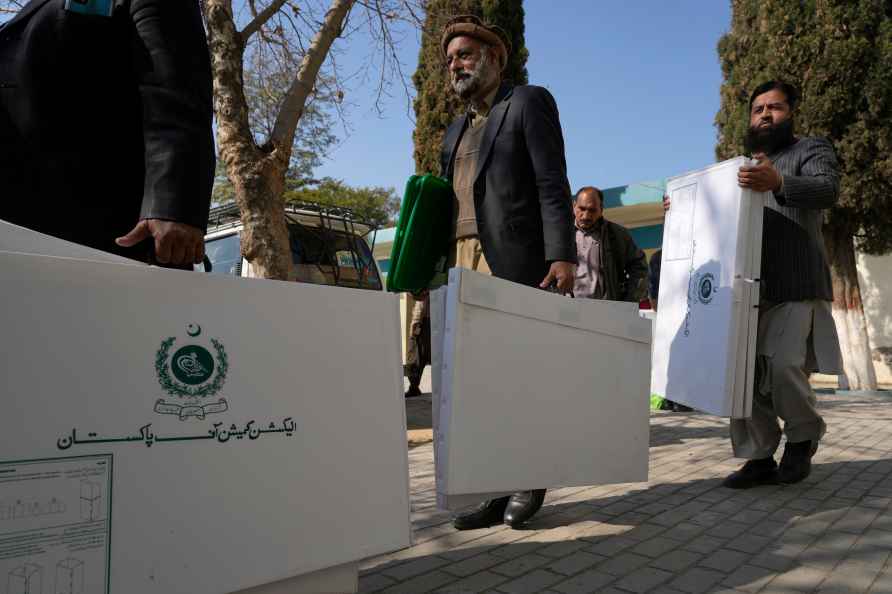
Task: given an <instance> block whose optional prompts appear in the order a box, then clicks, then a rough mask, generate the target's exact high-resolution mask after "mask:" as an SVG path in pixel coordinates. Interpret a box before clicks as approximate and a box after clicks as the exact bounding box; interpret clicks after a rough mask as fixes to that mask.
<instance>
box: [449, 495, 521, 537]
mask: <svg viewBox="0 0 892 594" xmlns="http://www.w3.org/2000/svg"><path fill="white" fill-rule="evenodd" d="M508 499H510V498H509V497H499V498H498V499H490V500H489V501H484V502H483V503H481V504H480V505H478V506H477V507H475V508H474V509H473V510H471V511H469V512H466V513H463V514H459V515H457V516H455V517H454V518H453V519H452V525H453V526H455V529H456V530H476V529H477V528H488V527H489V526H492V525H494V524H499V523H501V521H502V516H503V515H504V514H505V507H507V505H508Z"/></svg>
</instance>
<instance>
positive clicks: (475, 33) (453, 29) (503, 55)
mask: <svg viewBox="0 0 892 594" xmlns="http://www.w3.org/2000/svg"><path fill="white" fill-rule="evenodd" d="M463 35H466V36H468V37H473V38H474V39H478V40H480V41H482V42H483V43H485V44H487V45H491V46H492V47H494V48H496V52H497V53H498V54H499V62H501V66H502V68H501V69H502V70H504V69H505V66H507V65H508V55H509V54H510V53H511V41H509V39H508V34H507V33H505V31H504V30H503V29H502V28H501V27H497V26H496V25H487V24H485V23H484V22H483V21H481V20H480V19H479V18H478V17H476V16H474V15H472V14H463V15H459V16H456V17H452V18H451V19H449V22H448V23H446V26H445V27H444V28H443V37H442V38H441V39H440V45H441V46H442V48H443V57H444V58H445V57H446V48H448V47H449V42H450V41H452V39H453V38H454V37H461V36H463Z"/></svg>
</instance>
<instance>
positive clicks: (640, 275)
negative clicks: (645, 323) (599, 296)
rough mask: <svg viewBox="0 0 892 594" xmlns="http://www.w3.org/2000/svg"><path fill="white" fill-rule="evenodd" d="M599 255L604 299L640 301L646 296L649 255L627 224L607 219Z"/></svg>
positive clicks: (603, 226) (602, 226) (603, 228)
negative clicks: (645, 253)
mask: <svg viewBox="0 0 892 594" xmlns="http://www.w3.org/2000/svg"><path fill="white" fill-rule="evenodd" d="M600 254H601V261H600V265H601V275H602V278H603V279H604V288H605V295H604V299H609V300H611V301H634V302H635V303H638V302H639V301H641V300H642V299H643V298H644V297H646V296H647V285H646V281H647V258H646V257H645V255H644V252H643V251H641V249H640V248H639V247H638V246H637V245H636V244H635V240H634V239H632V236H631V235H630V234H629V231H628V230H627V229H626V228H625V227H623V226H622V225H620V224H618V223H614V222H613V221H608V220H607V219H604V224H603V225H601V251H600ZM576 274H577V276H578V275H579V271H578V270H577V272H576Z"/></svg>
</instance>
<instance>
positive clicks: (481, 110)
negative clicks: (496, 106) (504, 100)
mask: <svg viewBox="0 0 892 594" xmlns="http://www.w3.org/2000/svg"><path fill="white" fill-rule="evenodd" d="M498 92H499V85H496V86H494V87H493V88H492V90H491V91H490V92H489V93H487V94H486V97H484V98H483V103H482V104H481V105H480V106H479V107H477V106H475V105H474V104H473V103H472V104H471V106H470V108H469V109H468V112H469V114H470V115H471V117H477V116H480V117H486V116H488V115H489V110H491V109H492V104H493V103H494V102H495V100H496V94H497V93H498Z"/></svg>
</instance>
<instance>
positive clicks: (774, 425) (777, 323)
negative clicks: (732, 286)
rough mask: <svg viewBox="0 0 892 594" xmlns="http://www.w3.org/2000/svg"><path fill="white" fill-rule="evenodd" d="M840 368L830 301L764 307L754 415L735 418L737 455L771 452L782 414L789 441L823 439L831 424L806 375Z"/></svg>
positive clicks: (750, 456)
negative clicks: (826, 418)
mask: <svg viewBox="0 0 892 594" xmlns="http://www.w3.org/2000/svg"><path fill="white" fill-rule="evenodd" d="M764 305H765V304H763V307H764ZM841 367H842V365H841V355H840V353H839V342H838V338H837V335H836V328H835V326H834V325H833V318H832V316H831V314H830V304H829V303H828V302H824V301H795V302H788V303H781V304H778V305H774V306H773V307H769V308H767V309H764V310H763V311H762V312H761V313H760V315H759V327H758V339H757V350H756V371H755V386H754V388H753V416H752V418H749V419H732V420H731V444H732V445H733V447H734V455H735V456H736V457H738V458H747V459H750V460H753V459H758V458H768V457H769V456H773V455H774V452H775V451H776V450H777V447H778V445H779V444H780V439H781V427H780V424H779V422H778V417H779V418H780V419H782V420H783V421H784V427H783V433H784V434H786V436H787V441H790V442H794V443H795V442H800V441H813V442H817V441H819V440H820V439H821V437H822V436H823V435H824V432H825V431H826V429H827V426H826V425H825V424H824V419H823V418H821V415H820V414H819V413H818V411H817V408H816V402H817V399H816V398H815V393H814V390H812V387H811V385H810V384H809V382H808V378H809V375H810V374H811V373H812V372H813V371H819V370H820V371H822V372H825V373H839V372H840V370H841Z"/></svg>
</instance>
